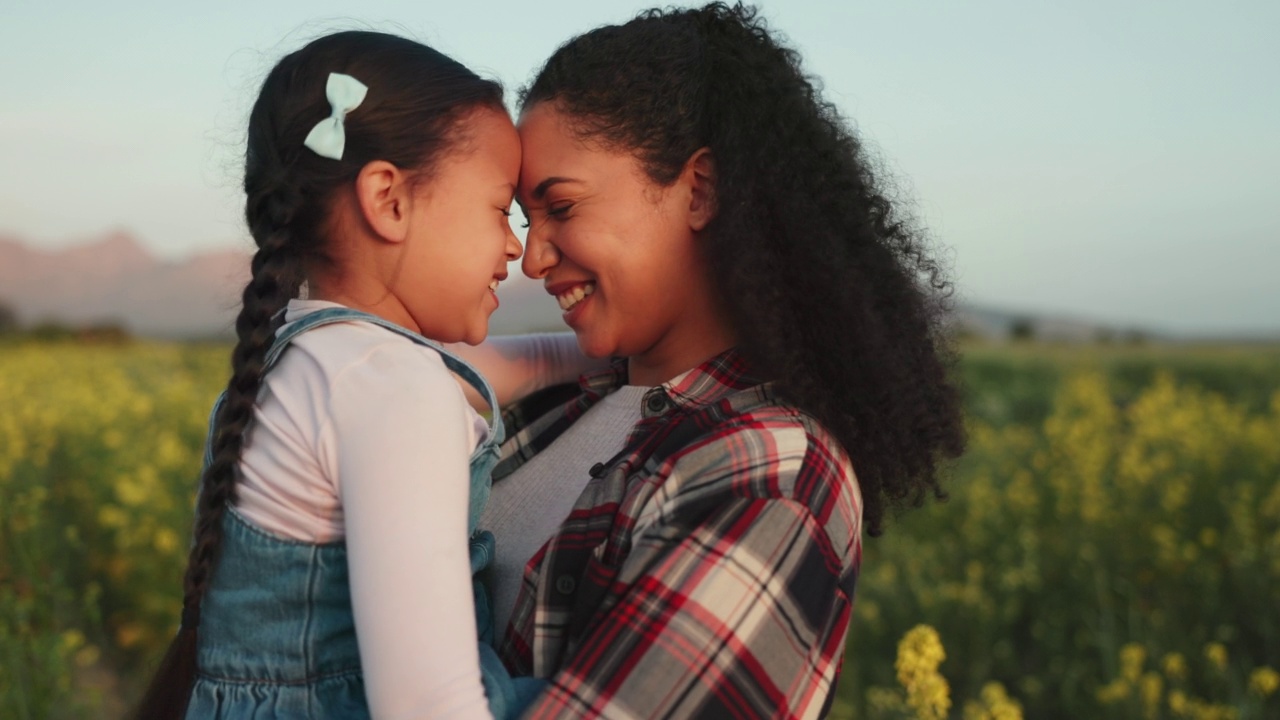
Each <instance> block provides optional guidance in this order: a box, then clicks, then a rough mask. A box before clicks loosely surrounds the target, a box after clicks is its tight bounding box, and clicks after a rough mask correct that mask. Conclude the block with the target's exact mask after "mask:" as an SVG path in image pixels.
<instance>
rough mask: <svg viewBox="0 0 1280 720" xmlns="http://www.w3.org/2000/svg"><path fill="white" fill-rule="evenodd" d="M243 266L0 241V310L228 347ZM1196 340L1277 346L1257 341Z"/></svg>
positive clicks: (986, 333) (532, 304) (519, 285)
mask: <svg viewBox="0 0 1280 720" xmlns="http://www.w3.org/2000/svg"><path fill="white" fill-rule="evenodd" d="M249 257H250V255H249V251H248V250H235V249H229V250H219V251H215V252H207V253H202V254H198V255H193V256H191V257H189V258H187V259H185V260H181V261H174V262H171V261H163V260H160V259H158V258H156V257H155V256H154V255H152V254H151V253H150V252H148V251H147V250H146V249H145V248H144V247H143V246H142V245H140V244H139V243H138V241H137V240H136V239H134V238H133V237H132V236H131V235H129V234H128V233H124V232H117V233H113V234H110V235H107V236H105V237H103V238H101V239H98V240H96V241H93V242H90V243H87V244H84V245H80V246H76V247H70V248H65V249H61V250H47V249H41V248H34V247H31V246H29V245H27V244H25V243H23V242H22V241H21V240H18V239H16V238H13V237H4V236H0V305H3V306H7V307H9V308H11V309H12V310H13V311H15V313H16V315H17V321H18V323H19V324H20V325H23V326H31V325H34V324H37V323H41V322H46V321H51V322H57V323H61V324H65V325H71V326H81V327H82V326H90V325H117V326H120V327H123V328H125V329H126V330H128V331H129V332H130V333H133V334H135V335H141V336H145V337H156V338H170V339H203V338H210V339H212V338H219V339H226V338H230V337H233V336H234V331H233V324H234V322H235V313H236V310H237V309H238V307H239V302H240V293H241V291H242V290H243V289H244V285H245V283H246V282H248V279H249ZM498 298H499V300H500V301H501V306H500V307H499V308H498V310H497V311H496V312H495V313H494V314H493V316H492V318H491V319H490V322H489V330H490V332H491V333H493V334H495V335H506V334H512V333H521V332H539V331H563V330H566V329H567V328H566V327H565V325H564V323H563V322H561V320H560V308H559V307H558V306H557V305H556V302H555V300H554V299H553V298H552V297H551V296H549V295H547V294H546V292H544V291H543V289H542V283H541V282H538V281H535V280H530V279H528V278H526V277H525V276H524V275H522V274H520V273H519V272H513V273H512V274H511V277H510V278H508V279H507V280H506V281H505V282H503V283H502V285H501V287H499V289H498ZM952 319H953V322H955V323H956V324H957V325H958V327H959V331H960V333H961V334H963V335H967V336H970V337H977V338H983V339H987V340H996V341H1001V340H1008V339H1036V340H1047V341H1052V342H1069V343H1079V342H1096V341H1121V342H1124V341H1140V340H1170V339H1175V338H1173V337H1171V336H1168V335H1166V334H1163V333H1160V334H1157V333H1152V332H1150V331H1149V330H1148V329H1145V328H1135V327H1122V326H1117V325H1115V324H1106V323H1099V322H1093V321H1090V320H1081V319H1073V318H1068V317H1063V316H1060V315H1050V314H1040V313H1019V312H1009V311H1005V310H999V309H993V308H989V307H982V306H977V305H972V304H961V305H960V306H959V307H958V308H957V309H956V312H955V314H954V316H953V318H952ZM1176 339H1179V340H1184V339H1193V338H1189V337H1181V336H1180V337H1178V338H1176ZM1196 339H1210V340H1215V339H1216V340H1230V341H1240V340H1260V341H1275V340H1276V339H1277V338H1276V337H1275V336H1274V334H1263V335H1258V336H1257V337H1242V336H1235V335H1233V336H1230V337H1220V338H1218V337H1204V338H1196Z"/></svg>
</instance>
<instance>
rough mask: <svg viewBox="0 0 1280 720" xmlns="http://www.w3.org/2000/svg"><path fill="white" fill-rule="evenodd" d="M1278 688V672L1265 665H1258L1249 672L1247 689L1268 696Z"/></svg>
mask: <svg viewBox="0 0 1280 720" xmlns="http://www.w3.org/2000/svg"><path fill="white" fill-rule="evenodd" d="M1278 688H1280V673H1278V672H1276V671H1275V670H1273V669H1271V668H1269V667H1266V666H1265V665H1264V666H1263V667H1260V668H1258V669H1256V670H1254V671H1253V672H1252V673H1250V674H1249V691H1250V692H1253V693H1256V694H1258V695H1261V696H1262V697H1269V696H1270V695H1271V694H1272V693H1274V692H1275V691H1276V690H1277V689H1278Z"/></svg>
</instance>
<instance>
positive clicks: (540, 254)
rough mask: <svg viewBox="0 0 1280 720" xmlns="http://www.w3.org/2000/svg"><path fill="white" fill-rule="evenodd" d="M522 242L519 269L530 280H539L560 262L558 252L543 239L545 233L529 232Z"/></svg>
mask: <svg viewBox="0 0 1280 720" xmlns="http://www.w3.org/2000/svg"><path fill="white" fill-rule="evenodd" d="M524 242H525V249H524V262H523V263H521V264H520V269H521V270H524V274H525V275H527V276H529V277H530V278H532V279H534V280H541V279H542V278H544V277H546V276H547V273H548V272H550V271H551V268H553V267H555V266H556V263H558V262H560V251H559V250H557V249H556V246H555V245H554V244H553V243H552V242H551V241H550V240H548V239H547V238H546V237H545V233H543V232H537V231H535V230H533V229H530V230H529V234H528V235H527V236H526V237H525V240H524Z"/></svg>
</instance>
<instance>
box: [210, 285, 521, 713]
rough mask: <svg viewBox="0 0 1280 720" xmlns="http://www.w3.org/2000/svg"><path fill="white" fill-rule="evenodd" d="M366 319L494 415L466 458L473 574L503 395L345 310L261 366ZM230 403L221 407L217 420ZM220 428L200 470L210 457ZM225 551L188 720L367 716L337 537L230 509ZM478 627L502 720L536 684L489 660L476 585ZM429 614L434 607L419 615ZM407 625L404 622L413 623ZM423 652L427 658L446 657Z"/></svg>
mask: <svg viewBox="0 0 1280 720" xmlns="http://www.w3.org/2000/svg"><path fill="white" fill-rule="evenodd" d="M351 321H362V322H369V323H373V324H375V325H379V326H381V327H384V328H386V329H387V330H390V331H391V332H394V333H397V334H399V335H401V336H403V337H407V338H409V339H410V340H412V341H414V342H415V343H417V344H419V345H424V346H426V347H429V348H431V349H433V350H435V351H437V352H439V353H440V356H441V357H442V358H443V359H444V363H445V366H446V367H448V368H449V370H451V371H453V372H454V373H457V374H458V375H459V376H461V377H462V378H463V379H464V380H465V381H466V382H467V383H468V384H469V385H471V386H472V387H474V388H475V389H476V390H477V391H479V392H480V394H481V396H482V397H484V398H485V399H486V400H487V401H488V402H489V406H490V407H491V408H493V409H494V412H493V420H492V421H491V422H490V426H489V437H488V438H487V439H486V440H485V441H484V442H482V443H480V446H479V447H477V448H476V450H475V452H474V453H473V454H472V455H471V480H470V482H471V499H470V508H469V510H468V515H469V518H468V532H470V533H471V542H470V552H471V572H472V574H473V576H474V574H475V573H476V572H478V571H480V570H481V569H483V568H484V567H485V566H487V565H488V564H489V561H490V559H492V557H493V551H494V539H493V535H492V534H490V533H489V532H487V531H480V532H477V531H476V522H477V520H478V518H479V517H480V511H481V510H482V509H483V508H484V504H485V502H487V501H488V499H489V490H490V487H491V483H492V481H491V479H490V477H489V471H490V470H491V469H492V468H493V465H494V463H495V462H496V461H497V459H498V445H499V444H500V443H501V442H502V435H503V428H502V421H501V417H500V414H499V413H498V412H497V407H498V404H497V398H496V396H495V395H494V393H493V389H492V388H491V387H490V386H489V383H487V382H486V381H485V380H484V378H482V377H481V376H480V374H479V373H478V372H476V370H475V369H474V368H472V367H471V366H470V365H467V364H466V363H465V362H463V361H462V360H461V359H459V358H457V357H455V356H453V355H451V354H450V353H449V352H448V351H446V350H445V349H444V348H443V347H441V346H440V344H439V343H436V342H433V341H431V340H428V339H426V338H424V337H422V336H421V335H418V334H417V333H414V332H411V331H409V330H406V329H404V328H402V327H399V326H398V325H395V324H393V323H390V322H387V321H385V320H383V319H381V318H378V317H375V316H373V315H369V314H367V313H363V312H360V311H358V310H351V309H347V308H325V309H322V310H317V311H314V312H311V313H308V314H307V315H305V316H303V317H302V318H301V319H299V320H298V321H296V322H293V323H290V324H289V325H287V326H286V327H284V328H282V330H281V331H280V332H279V333H278V334H277V337H276V340H275V343H274V344H273V345H272V346H271V349H270V350H269V351H268V353H267V356H266V368H267V370H270V368H271V367H273V366H274V365H275V363H276V362H277V361H278V360H279V359H280V356H281V355H282V354H283V353H284V351H285V349H286V348H288V346H289V343H290V342H292V341H293V339H294V338H296V337H298V336H299V335H301V334H302V333H304V332H306V331H308V330H311V329H313V328H317V327H321V326H323V325H328V324H331V323H340V322H351ZM222 401H223V398H221V397H219V398H218V402H217V404H215V405H214V409H213V416H212V417H216V416H217V413H218V408H219V406H221V404H222ZM212 432H213V422H212V419H211V420H210V442H209V444H208V445H207V449H206V454H205V463H206V464H208V463H209V462H210V460H211V447H212ZM223 533H224V535H223V539H222V545H221V555H220V558H219V561H218V565H217V569H216V570H215V571H214V574H213V578H212V582H211V584H210V586H209V589H208V591H207V592H206V594H205V597H204V601H203V603H202V605H201V610H200V615H201V620H200V628H199V646H198V649H197V661H196V662H197V678H196V683H195V687H194V689H193V690H192V694H191V702H190V704H189V705H188V708H187V717H188V718H190V719H191V720H195V719H197V718H200V719H203V718H237V719H238V718H300V719H301V718H368V717H369V708H368V704H367V703H366V701H365V694H364V679H363V676H362V674H361V669H360V655H359V651H358V649H357V646H356V633H355V622H354V617H353V615H352V611H351V589H350V586H349V584H348V576H347V548H346V543H345V542H344V541H342V540H338V541H335V542H329V543H323V544H314V543H308V542H305V541H300V540H290V539H287V538H282V537H279V536H277V535H274V534H271V533H268V532H267V531H265V530H262V529H259V528H257V527H255V526H254V525H252V524H250V523H249V522H248V521H247V520H245V518H244V517H243V516H242V515H240V513H238V512H237V511H236V510H235V508H234V507H228V508H227V512H226V515H225V517H224V520H223ZM473 585H474V592H475V599H476V613H477V618H476V619H477V623H478V627H479V628H480V636H481V637H480V639H481V642H480V665H481V671H482V676H483V679H484V685H485V693H486V694H487V695H488V697H489V707H490V710H492V711H493V714H494V716H495V717H497V718H500V719H501V718H504V717H510V716H514V715H515V714H516V712H518V710H519V709H520V708H522V707H523V706H524V705H525V704H527V703H528V701H530V700H532V698H533V696H535V695H536V693H537V690H538V689H540V687H541V686H542V683H541V682H538V681H533V680H532V679H531V678H520V679H517V680H515V681H513V680H512V678H511V677H510V676H509V675H508V674H507V671H506V669H505V668H504V667H503V666H502V663H501V661H499V660H498V656H497V654H496V653H495V652H494V650H493V647H492V643H493V628H492V625H493V616H492V610H491V608H490V605H489V600H488V594H487V592H486V591H485V588H484V587H483V585H481V584H480V583H479V582H478V581H475V582H473ZM422 612H423V613H429V612H432V608H429V607H424V608H422ZM413 621H414V619H413V618H412V617H409V618H405V619H404V622H405V623H411V622H413ZM439 651H440V650H439V649H437V648H423V652H424V653H425V652H439Z"/></svg>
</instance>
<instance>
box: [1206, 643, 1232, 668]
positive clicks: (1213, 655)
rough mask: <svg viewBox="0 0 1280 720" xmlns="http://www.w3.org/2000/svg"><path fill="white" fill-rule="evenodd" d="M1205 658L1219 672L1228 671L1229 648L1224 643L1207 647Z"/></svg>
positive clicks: (1211, 644)
mask: <svg viewBox="0 0 1280 720" xmlns="http://www.w3.org/2000/svg"><path fill="white" fill-rule="evenodd" d="M1204 656H1205V658H1207V659H1208V660H1209V664H1211V665H1213V667H1214V668H1215V669H1216V670H1218V672H1222V671H1224V670H1226V669H1227V647H1226V646H1225V645H1223V644H1222V643H1216V642H1211V643H1209V644H1208V645H1205V646H1204Z"/></svg>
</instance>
